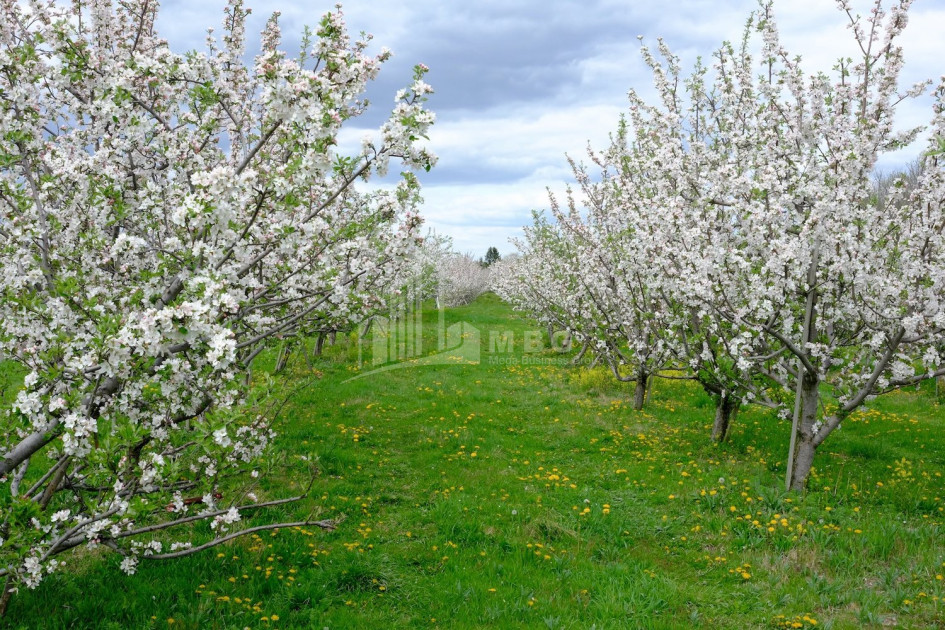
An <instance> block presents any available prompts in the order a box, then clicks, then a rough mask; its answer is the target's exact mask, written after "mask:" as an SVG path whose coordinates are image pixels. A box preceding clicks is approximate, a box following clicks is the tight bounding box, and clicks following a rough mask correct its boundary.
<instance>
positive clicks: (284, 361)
mask: <svg viewBox="0 0 945 630" xmlns="http://www.w3.org/2000/svg"><path fill="white" fill-rule="evenodd" d="M290 354H292V345H291V343H290V342H289V341H288V340H286V341H283V342H282V347H281V348H279V358H278V359H277V360H276V369H275V373H276V374H279V373H280V372H282V370H284V369H285V366H286V365H288V363H289V355H290Z"/></svg>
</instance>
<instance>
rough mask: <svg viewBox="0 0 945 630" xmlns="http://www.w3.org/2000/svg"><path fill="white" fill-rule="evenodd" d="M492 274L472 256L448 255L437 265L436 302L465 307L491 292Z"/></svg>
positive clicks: (453, 253)
mask: <svg viewBox="0 0 945 630" xmlns="http://www.w3.org/2000/svg"><path fill="white" fill-rule="evenodd" d="M490 275H491V274H490V272H489V268H488V267H484V266H482V265H481V264H479V261H478V260H476V258H475V257H474V256H473V255H472V254H458V253H456V252H449V253H446V254H445V255H444V256H443V257H442V258H441V259H440V260H439V262H438V263H437V272H436V285H437V290H436V301H437V304H438V305H442V306H463V305H466V304H469V303H470V302H472V301H473V300H475V299H476V298H477V297H479V296H480V295H482V294H483V293H485V292H486V291H488V290H489V278H490Z"/></svg>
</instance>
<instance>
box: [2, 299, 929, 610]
mask: <svg viewBox="0 0 945 630" xmlns="http://www.w3.org/2000/svg"><path fill="white" fill-rule="evenodd" d="M458 321H465V322H468V323H470V324H472V325H473V326H475V327H476V328H478V329H479V330H480V331H482V355H481V358H482V360H481V362H480V363H479V364H478V365H432V366H425V367H406V368H404V369H396V370H391V371H387V372H384V373H379V374H375V375H373V376H372V375H369V376H365V377H363V378H359V379H356V380H347V379H350V378H351V377H352V376H355V375H358V374H361V373H362V372H363V371H366V369H367V367H366V368H365V369H364V370H359V369H358V367H357V360H356V358H357V344H356V343H355V341H354V340H353V339H348V340H341V341H340V342H339V343H338V344H337V345H335V346H334V347H331V348H328V349H327V350H326V355H325V356H324V357H321V358H319V359H317V361H316V363H315V365H314V370H313V369H312V368H309V366H308V365H307V364H306V362H305V361H304V360H303V359H302V358H301V357H296V358H295V359H294V360H293V361H292V362H291V363H290V367H289V370H288V371H289V374H288V375H287V377H286V378H287V380H286V382H285V384H284V385H282V387H283V389H284V391H285V392H287V393H288V392H294V393H293V394H292V395H291V398H290V400H289V403H288V404H287V405H286V407H284V408H283V410H282V413H281V414H280V416H279V419H278V421H277V422H278V430H279V433H280V436H279V438H278V443H277V449H276V455H275V456H274V457H272V458H271V459H270V461H269V463H268V465H267V468H268V469H269V475H270V476H269V480H268V482H267V484H268V485H267V486H266V494H267V496H268V497H270V498H274V497H277V496H286V495H289V494H291V493H293V492H297V491H298V488H299V486H302V485H304V484H305V483H307V480H308V477H307V475H308V473H307V470H308V462H307V461H306V459H305V458H308V459H312V458H315V459H316V465H317V466H318V468H319V470H320V476H319V477H318V478H317V480H316V481H315V485H314V487H313V490H312V495H311V498H310V499H309V500H307V501H305V502H303V504H299V505H295V506H293V507H290V508H286V509H285V510H283V511H282V512H277V513H272V512H271V513H270V518H291V519H296V518H304V517H306V516H309V515H311V514H316V515H320V516H321V517H335V518H344V520H343V522H342V523H341V524H340V525H339V526H338V528H337V530H336V531H334V532H322V531H320V530H314V529H313V530H309V531H279V532H277V533H272V534H270V533H268V532H265V533H263V534H262V535H261V536H259V537H257V538H246V539H243V540H241V541H238V542H236V543H231V544H229V545H226V546H222V547H218V548H216V549H214V550H212V551H208V552H205V553H203V554H198V555H195V556H192V557H189V558H185V559H182V560H179V561H172V562H166V563H161V564H148V563H142V565H141V566H140V568H139V571H138V574H137V575H136V576H134V577H132V578H126V577H124V576H123V575H122V574H121V573H120V572H119V570H118V566H117V565H118V559H117V558H116V557H112V556H113V554H112V555H104V554H93V555H89V554H86V555H83V554H76V555H73V556H70V557H68V558H67V561H68V562H69V563H70V564H71V565H72V567H73V569H74V571H71V572H60V573H58V574H56V575H54V576H53V577H51V578H49V579H47V580H46V581H44V582H43V583H42V584H41V585H40V587H39V588H38V589H37V590H35V591H26V590H24V591H21V592H20V593H19V594H18V595H17V596H16V597H15V598H14V600H13V602H12V603H11V607H10V610H9V612H8V615H7V618H6V619H5V620H3V621H2V622H0V625H3V624H6V625H8V626H10V627H43V628H83V627H95V628H109V627H112V628H147V627H154V628H168V627H172V628H243V627H253V628H270V627H298V628H308V627H316V628H322V627H332V628H382V627H389V628H401V627H403V628H415V627H420V628H423V627H431V628H432V627H450V628H452V627H459V628H464V627H468V628H475V627H498V628H589V627H592V626H596V627H598V628H636V627H641V628H684V627H705V628H755V627H757V628H776V627H792V624H799V625H797V626H795V627H805V628H810V627H818V628H864V627H876V628H880V627H885V626H893V625H898V626H899V627H907V628H923V627H941V626H942V625H943V624H945V600H943V598H945V581H943V580H941V579H938V577H940V576H941V575H942V574H943V573H945V544H943V543H945V527H943V522H945V513H943V508H945V480H943V478H942V474H943V473H945V431H943V429H945V420H943V418H945V414H943V412H942V410H941V409H940V407H939V405H938V403H937V401H936V399H935V396H934V393H933V391H932V390H933V387H932V385H931V384H929V385H928V386H926V387H923V389H922V391H914V390H912V391H908V392H901V393H897V394H894V395H891V396H887V397H885V398H882V399H879V400H877V401H874V402H873V403H870V405H869V408H868V409H866V410H864V411H862V412H860V413H858V414H857V415H856V416H855V417H854V418H851V419H849V420H848V421H847V422H846V423H845V424H844V426H843V427H842V429H841V430H839V431H838V432H836V433H835V434H834V435H832V436H831V437H830V438H829V439H828V441H827V442H826V443H825V444H824V446H823V447H822V449H821V452H820V453H819V454H818V457H817V460H816V461H815V466H816V469H815V471H814V473H813V477H812V479H811V487H810V490H809V491H808V492H807V493H806V494H804V495H798V494H787V493H785V492H783V477H784V454H785V451H786V449H787V428H788V425H786V424H785V423H784V422H781V421H779V420H777V418H776V417H774V415H772V414H771V413H770V412H768V411H765V410H762V409H755V408H750V409H744V410H742V412H741V413H740V415H739V417H738V420H737V424H736V425H735V426H733V428H732V433H731V439H730V441H729V442H728V443H727V444H724V445H721V446H716V445H714V444H712V443H711V442H710V440H709V437H708V436H709V431H710V429H711V421H712V414H713V409H712V406H711V402H710V401H709V400H708V399H707V398H706V396H705V395H704V394H703V393H702V392H701V391H700V390H699V388H698V387H696V386H694V385H692V384H691V383H687V382H680V381H659V382H657V383H656V384H655V386H654V388H653V391H652V396H651V400H650V401H648V404H647V407H646V408H645V409H644V410H643V411H642V412H635V411H633V410H632V409H631V408H630V404H629V403H630V397H631V394H632V391H631V389H630V388H631V387H632V384H629V385H628V384H620V383H617V382H615V381H614V380H613V379H612V378H610V377H609V376H608V375H607V373H606V372H605V371H604V370H602V369H596V370H594V371H588V370H587V369H586V368H578V367H570V366H568V365H559V364H558V363H559V361H558V359H560V358H561V357H560V356H558V355H556V354H554V353H553V352H551V351H550V350H549V351H545V352H544V353H542V354H541V355H539V357H538V358H539V359H542V360H544V361H545V362H546V363H548V364H547V365H541V364H534V363H536V362H534V361H529V362H528V363H527V364H526V362H525V361H522V360H521V359H522V358H523V357H525V356H526V355H523V354H522V349H523V345H522V344H523V339H524V333H525V332H526V331H527V330H532V329H534V327H533V324H531V323H530V322H528V321H527V320H525V319H522V318H521V317H519V316H518V315H516V314H514V313H512V312H511V311H510V310H509V309H508V307H507V306H505V305H504V304H503V303H501V302H500V301H499V300H498V299H496V298H495V297H494V296H491V295H487V296H484V297H483V298H481V299H480V300H479V301H477V302H476V303H475V304H473V305H471V306H469V307H465V308H461V309H451V310H450V311H448V312H447V324H450V323H453V322H458ZM436 322H437V314H436V313H435V312H434V311H430V312H428V313H425V321H424V324H425V328H424V331H425V335H426V338H425V344H426V348H428V349H432V348H433V346H434V345H435V342H434V341H433V340H434V333H435V328H436ZM492 330H495V331H508V330H511V331H513V333H514V336H515V346H514V348H513V349H512V352H511V353H510V354H508V355H502V356H503V358H510V357H511V358H512V359H513V361H512V362H511V364H499V363H494V362H493V361H492V359H493V358H494V357H495V355H493V354H490V353H489V352H487V345H488V340H489V331H492ZM529 358H530V359H531V358H534V355H529ZM561 363H564V362H563V361H561ZM368 367H369V366H368ZM300 385H302V386H301V387H300ZM260 518H261V517H260ZM249 522H256V521H249ZM259 522H262V520H260V521H259ZM769 528H770V529H769ZM201 531H203V530H201ZM171 620H173V621H171ZM811 620H814V621H816V625H815V624H814V622H813V621H811Z"/></svg>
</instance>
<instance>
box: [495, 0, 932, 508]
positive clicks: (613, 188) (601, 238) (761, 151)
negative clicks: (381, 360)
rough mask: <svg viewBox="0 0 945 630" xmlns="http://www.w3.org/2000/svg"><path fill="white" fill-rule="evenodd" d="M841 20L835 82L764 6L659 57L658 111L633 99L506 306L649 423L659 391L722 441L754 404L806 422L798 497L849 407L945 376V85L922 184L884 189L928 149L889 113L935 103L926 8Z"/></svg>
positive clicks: (554, 216) (520, 268)
mask: <svg viewBox="0 0 945 630" xmlns="http://www.w3.org/2000/svg"><path fill="white" fill-rule="evenodd" d="M838 4H839V7H840V9H841V11H843V12H844V13H845V14H846V15H847V16H848V17H849V21H850V30H851V32H852V34H853V37H854V38H855V40H856V43H857V44H858V49H859V56H858V58H857V59H856V60H852V61H851V60H841V61H840V62H839V64H838V65H837V67H836V68H835V71H834V73H833V75H831V76H827V75H824V74H811V75H808V74H805V73H804V72H803V70H802V69H801V65H800V62H799V58H796V57H792V56H791V55H790V54H789V53H788V52H787V51H786V50H785V49H784V48H783V47H782V44H781V43H780V41H779V37H778V31H777V28H776V25H775V21H774V18H773V16H772V12H771V6H770V5H767V6H765V7H762V9H761V10H759V11H758V12H756V13H755V14H754V16H753V21H752V22H750V23H749V26H748V28H747V29H746V34H745V38H744V40H743V41H742V42H741V44H740V46H738V47H734V46H732V45H730V44H724V45H723V46H722V47H721V48H720V49H719V50H718V51H716V52H715V53H714V55H713V58H712V59H713V62H712V64H711V66H705V65H702V64H701V63H700V64H697V65H696V67H695V69H694V71H693V72H692V73H691V74H688V75H686V74H683V73H682V71H681V70H680V67H679V63H678V59H677V58H676V57H674V56H673V55H672V53H671V52H670V51H669V50H668V48H667V47H666V46H665V45H664V44H663V42H662V41H660V43H659V49H658V54H654V53H653V52H651V51H650V50H649V49H648V48H645V47H644V48H643V58H644V59H645V61H646V63H647V64H648V65H649V67H650V68H651V70H652V73H653V77H654V79H655V87H656V92H657V96H658V100H657V101H656V102H655V103H649V102H646V101H645V100H643V99H642V98H641V97H640V96H639V95H638V94H637V93H636V92H633V91H631V92H630V95H629V98H630V111H629V114H628V115H627V117H626V118H625V119H624V120H623V121H622V122H621V124H620V126H619V128H618V130H617V131H616V133H615V134H614V135H613V136H612V138H611V143H610V146H609V147H607V148H606V149H605V150H603V151H599V152H595V151H589V155H590V162H591V164H592V165H593V171H591V170H589V168H588V167H585V166H583V165H580V164H576V163H573V162H572V166H573V170H574V175H575V179H576V186H577V189H578V190H577V191H575V190H569V191H568V193H567V196H566V197H567V198H566V201H565V202H564V203H562V202H561V201H559V200H557V199H554V198H552V200H551V212H550V214H551V216H550V217H545V216H543V215H536V216H535V220H534V224H533V225H532V226H531V227H529V228H526V230H525V238H524V239H523V240H522V241H521V242H520V243H519V248H520V250H521V254H522V256H521V258H520V259H519V260H518V262H517V263H516V264H515V265H514V266H512V267H511V268H510V269H509V270H508V272H507V273H506V274H505V276H504V278H503V280H502V283H501V285H500V287H499V292H500V294H501V295H503V296H504V297H505V298H506V299H508V300H509V301H511V302H512V303H513V304H514V305H516V306H517V307H518V308H521V309H523V310H526V311H529V312H531V313H533V314H534V315H535V316H536V317H538V318H539V319H540V320H542V321H544V322H547V323H548V324H549V325H551V326H553V327H555V328H557V329H561V330H566V331H568V332H569V333H570V334H571V335H572V336H573V338H575V339H577V340H579V341H580V342H583V344H584V345H585V348H586V349H587V350H589V351H591V352H593V353H595V354H596V355H597V357H598V359H599V360H601V361H603V362H605V363H606V364H608V365H609V366H610V367H611V369H612V370H613V372H614V374H615V375H616V376H617V377H618V378H620V379H622V380H628V381H635V382H636V396H635V401H636V405H637V407H638V408H639V407H640V406H642V405H643V403H644V396H645V392H646V386H647V382H648V381H649V379H651V378H653V377H654V376H665V377H670V378H673V377H676V378H679V377H682V378H691V379H694V380H696V381H698V383H699V384H701V386H702V387H703V388H704V389H705V390H706V392H708V393H709V394H710V395H711V396H712V397H713V398H714V399H715V401H716V406H717V412H716V422H715V426H714V430H713V434H714V436H715V437H716V438H717V439H722V438H724V435H725V431H726V429H727V426H728V422H729V421H730V418H731V417H732V415H733V414H734V413H735V412H736V411H737V409H738V408H739V406H740V405H742V404H743V403H746V404H747V403H758V404H764V405H768V406H770V407H774V408H777V409H780V410H781V412H782V415H784V416H790V415H791V412H792V411H793V429H792V434H791V435H792V438H791V453H790V455H791V456H790V457H789V465H788V467H789V470H788V483H789V485H790V487H792V488H794V489H801V488H803V487H804V486H805V484H806V481H807V478H808V475H809V473H810V469H811V465H812V462H813V459H814V453H815V451H816V449H817V448H818V447H819V446H820V445H821V444H822V443H823V441H824V440H825V439H826V438H827V437H828V436H829V435H830V434H831V433H832V432H833V431H834V430H835V429H837V428H838V427H839V426H840V425H841V423H842V422H843V420H844V419H845V418H846V417H848V416H849V415H850V414H851V413H852V412H853V411H854V410H856V409H857V408H858V407H860V406H861V405H863V404H864V403H865V402H867V401H868V400H870V398H871V397H873V396H875V395H877V394H881V393H883V392H888V391H891V390H893V389H896V388H899V387H902V386H905V385H908V384H912V383H916V382H918V381H920V380H922V379H926V378H930V377H932V376H935V375H940V374H942V373H945V369H943V361H942V356H941V352H942V350H943V348H945V237H943V231H945V212H943V206H942V203H943V195H945V168H943V164H942V159H943V157H942V153H943V147H945V78H943V81H942V83H941V84H940V85H939V86H938V87H937V89H935V93H934V106H933V117H932V122H931V127H930V136H931V142H930V146H929V149H928V151H926V152H925V153H924V154H923V157H922V159H921V163H920V165H919V168H918V172H917V173H913V174H912V175H913V176H912V177H905V176H903V177H901V178H894V179H893V180H892V182H891V186H886V187H885V188H883V189H878V188H877V187H876V185H875V180H874V173H875V169H876V164H877V159H878V158H879V157H880V156H881V155H882V154H883V153H884V152H888V151H893V150H895V149H898V148H900V147H903V146H905V145H907V144H909V143H910V142H912V141H913V140H914V139H915V138H916V135H917V133H918V130H910V131H907V132H905V133H897V132H895V131H894V129H893V120H894V115H895V111H896V107H897V105H898V104H899V103H900V102H902V101H903V100H905V99H910V98H915V97H917V96H919V95H920V94H921V93H922V92H923V91H924V90H925V89H927V88H928V84H927V83H926V84H922V85H918V86H915V87H912V88H911V89H908V90H906V91H900V90H899V88H898V77H899V74H900V70H901V68H902V63H903V56H902V51H901V49H900V47H899V46H898V45H897V40H898V39H899V38H900V37H901V36H902V33H903V29H904V28H905V27H906V22H907V11H908V8H909V5H910V4H911V2H910V1H909V0H901V1H900V2H899V3H898V4H896V5H895V6H893V7H892V8H891V9H889V10H888V11H886V10H884V9H883V8H882V6H881V2H880V1H879V0H877V2H876V4H875V6H874V8H873V10H872V12H871V13H870V14H869V15H868V16H867V17H865V18H860V17H858V16H855V15H854V13H853V11H852V9H851V8H850V6H849V4H848V2H847V1H846V0H839V1H838ZM887 183H889V182H887Z"/></svg>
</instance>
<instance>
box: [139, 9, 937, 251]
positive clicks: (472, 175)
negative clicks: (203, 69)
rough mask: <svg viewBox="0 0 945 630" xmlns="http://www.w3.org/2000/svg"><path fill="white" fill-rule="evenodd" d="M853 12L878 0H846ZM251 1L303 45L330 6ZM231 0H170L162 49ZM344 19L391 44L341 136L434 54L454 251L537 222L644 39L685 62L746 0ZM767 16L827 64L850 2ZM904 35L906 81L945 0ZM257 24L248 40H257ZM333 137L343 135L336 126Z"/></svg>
mask: <svg viewBox="0 0 945 630" xmlns="http://www.w3.org/2000/svg"><path fill="white" fill-rule="evenodd" d="M850 1H851V4H852V5H853V7H854V9H855V10H856V11H858V12H859V13H863V14H865V13H867V12H868V11H869V9H870V7H871V6H872V2H868V1H866V0H850ZM246 4H247V6H249V7H250V8H251V9H252V10H253V13H252V15H251V16H250V19H249V24H248V28H247V31H248V33H249V34H250V36H251V37H252V35H253V34H254V33H259V31H261V30H262V27H263V25H264V23H265V21H266V19H267V18H268V17H269V15H271V14H272V12H274V11H280V12H281V14H282V15H281V18H280V23H281V26H282V33H283V47H284V48H285V49H287V50H288V51H290V52H297V50H298V41H299V38H300V35H301V33H302V29H303V26H305V25H310V26H315V25H317V23H318V21H319V19H320V17H321V15H322V14H323V13H325V12H326V11H328V10H331V9H333V8H334V4H335V3H334V2H325V1H323V0H304V1H303V0H246ZM886 4H889V2H888V0H887V2H886ZM224 5H225V0H164V1H163V2H162V5H161V13H160V17H159V20H158V30H159V32H160V34H161V35H162V36H163V37H165V38H166V39H168V40H169V42H170V44H171V47H172V49H174V50H175V51H178V52H183V51H185V50H190V49H198V50H199V49H203V42H204V39H205V37H206V28H207V27H214V28H215V29H216V31H217V32H218V33H219V32H220V24H221V20H222V15H223V7H224ZM342 5H343V10H344V13H345V18H346V21H347V24H348V28H349V30H350V32H351V33H352V34H357V33H358V32H360V31H364V32H367V33H371V34H372V35H373V36H374V40H373V47H372V50H374V52H377V51H379V50H380V48H381V47H382V46H386V47H387V48H390V49H391V50H392V51H393V53H394V56H393V58H392V59H391V60H390V61H389V62H387V63H386V64H385V65H384V67H383V69H382V71H381V74H380V76H379V77H378V79H377V81H375V83H374V84H373V85H372V86H371V87H370V88H369V91H368V93H367V97H368V98H369V99H370V100H371V102H372V109H371V111H370V113H369V114H368V115H366V116H365V117H363V118H359V119H357V121H355V123H356V124H355V125H354V126H353V127H351V128H350V129H349V130H348V131H347V132H346V134H347V135H346V136H345V138H348V139H350V140H351V141H352V143H353V145H356V144H357V143H358V142H359V141H360V139H361V137H362V136H363V135H365V133H367V132H369V131H371V129H372V128H373V129H376V128H377V126H379V125H380V124H381V123H382V122H383V120H384V119H385V118H386V115H387V114H388V113H389V111H390V109H391V107H392V106H393V98H394V94H395V93H396V91H397V90H398V89H399V88H401V87H405V86H407V85H408V84H409V83H410V80H411V69H412V67H413V66H414V65H415V64H417V63H424V64H426V65H427V66H429V67H430V73H429V74H428V75H427V77H426V80H427V82H428V83H430V84H431V85H432V86H433V88H434V90H435V94H433V95H432V96H431V97H430V100H429V103H428V106H429V108H430V109H431V110H433V111H434V112H435V113H436V117H437V122H436V124H435V126H434V129H433V131H432V133H431V134H430V148H431V149H432V150H433V151H434V152H435V153H436V154H437V155H438V157H439V162H438V164H437V166H436V167H434V169H433V170H432V171H431V172H430V173H423V174H422V176H421V178H420V179H421V183H422V185H423V197H424V200H425V201H424V204H423V208H422V214H423V216H424V217H425V220H426V225H427V226H429V227H431V228H433V229H434V230H436V231H437V232H438V233H440V234H445V235H447V236H449V237H451V238H452V240H453V246H454V249H455V250H456V251H459V252H471V253H473V254H474V255H476V256H477V257H478V256H483V255H484V254H485V252H486V249H487V248H488V247H490V246H495V247H497V248H498V249H499V251H500V253H502V254H508V253H511V252H513V251H514V250H515V248H514V246H513V245H511V244H510V243H509V239H510V238H513V237H517V236H519V235H520V234H521V227H522V226H523V225H526V224H529V223H531V212H532V210H533V209H537V210H541V209H545V208H547V207H548V206H549V202H548V191H549V190H551V191H553V192H555V193H556V194H558V195H560V194H562V192H563V191H564V189H565V186H566V185H567V183H568V182H569V181H573V177H572V175H571V170H570V167H569V165H568V161H567V156H571V157H573V158H575V159H577V160H582V159H584V158H585V156H586V154H587V147H588V146H589V145H590V146H592V147H595V148H600V149H603V148H604V147H605V146H606V143H607V139H608V134H609V133H611V132H612V131H614V130H615V129H616V126H617V121H618V119H619V116H620V114H621V113H622V112H624V111H626V109H627V98H626V95H627V91H628V90H629V89H630V88H631V87H632V88H634V89H636V90H637V91H638V92H640V93H641V94H643V95H644V96H646V95H647V94H652V93H653V92H652V87H651V86H652V79H651V74H650V72H649V70H648V69H647V67H646V66H645V65H644V63H643V61H642V59H641V57H640V42H639V41H638V36H642V38H643V42H644V43H646V44H648V45H650V46H651V47H655V45H656V40H657V38H658V37H662V38H663V39H664V40H665V41H666V43H667V44H668V45H669V46H670V48H671V49H672V50H673V52H674V53H675V54H676V55H677V56H679V57H680V58H681V60H682V66H683V68H684V69H687V68H690V67H691V66H692V64H693V63H694V62H695V60H696V58H697V57H698V56H702V57H704V58H706V59H708V58H709V57H710V56H711V53H712V51H713V50H715V49H717V48H718V46H719V44H720V43H721V42H722V41H724V40H729V41H733V42H738V41H740V39H741V35H742V32H743V29H744V25H745V21H746V19H747V18H748V16H749V14H750V13H751V11H752V10H754V9H755V8H757V6H758V4H757V2H756V1H755V0H675V1H674V2H666V1H663V2H659V1H653V0H645V1H641V0H575V1H572V0H463V1H462V2H457V1H455V0H400V1H396V2H395V1H388V0H349V1H348V2H344V3H342ZM774 10H775V16H776V17H777V20H778V27H779V30H780V33H781V37H782V41H783V42H784V44H785V47H786V48H787V50H789V51H790V52H791V53H793V54H799V55H801V56H802V57H803V65H804V67H805V69H806V70H807V71H808V72H809V71H812V70H822V71H829V70H830V69H831V67H832V66H833V65H834V63H835V62H836V60H837V59H838V58H839V57H841V56H852V55H853V54H854V52H855V46H856V45H855V43H854V40H853V36H852V33H851V32H850V31H849V30H848V29H847V28H846V25H847V24H848V22H849V21H848V18H847V17H846V15H845V14H844V13H842V12H841V11H839V10H838V9H837V8H836V4H835V2H833V1H832V0H791V1H787V0H776V2H775V7H774ZM909 15H910V19H909V26H908V28H907V29H906V32H905V34H904V36H903V38H902V41H901V45H902V46H903V48H904V50H905V58H906V64H905V68H904V71H903V74H902V78H901V83H900V85H901V86H902V87H903V88H904V87H906V86H911V85H912V84H913V83H915V82H917V81H920V80H923V79H933V80H935V81H936V82H937V81H938V79H939V77H941V76H942V75H943V73H945V37H943V36H942V32H943V29H945V0H917V1H916V2H915V4H914V5H913V7H912V9H911V10H910V12H909ZM257 46H258V36H257V37H255V38H254V39H251V41H250V42H249V46H248V53H249V54H250V55H252V54H255V52H256V51H257ZM905 105H906V106H905V107H901V109H900V112H899V114H898V118H897V124H899V125H902V126H915V125H922V124H925V123H927V122H928V120H929V119H930V114H931V99H930V98H925V99H922V100H920V101H917V102H913V103H907V104H905ZM342 145H344V143H343V142H342ZM923 148H924V146H923V145H921V144H920V145H914V146H912V147H909V148H908V149H905V150H903V151H901V152H899V153H897V154H896V155H893V156H889V157H888V158H886V159H885V160H884V161H883V162H881V163H880V168H882V169H884V170H893V169H895V168H896V167H898V166H902V165H904V164H905V163H907V162H908V161H909V160H910V159H913V158H914V157H916V156H917V155H918V154H919V153H920V151H921V150H922V149H923Z"/></svg>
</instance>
